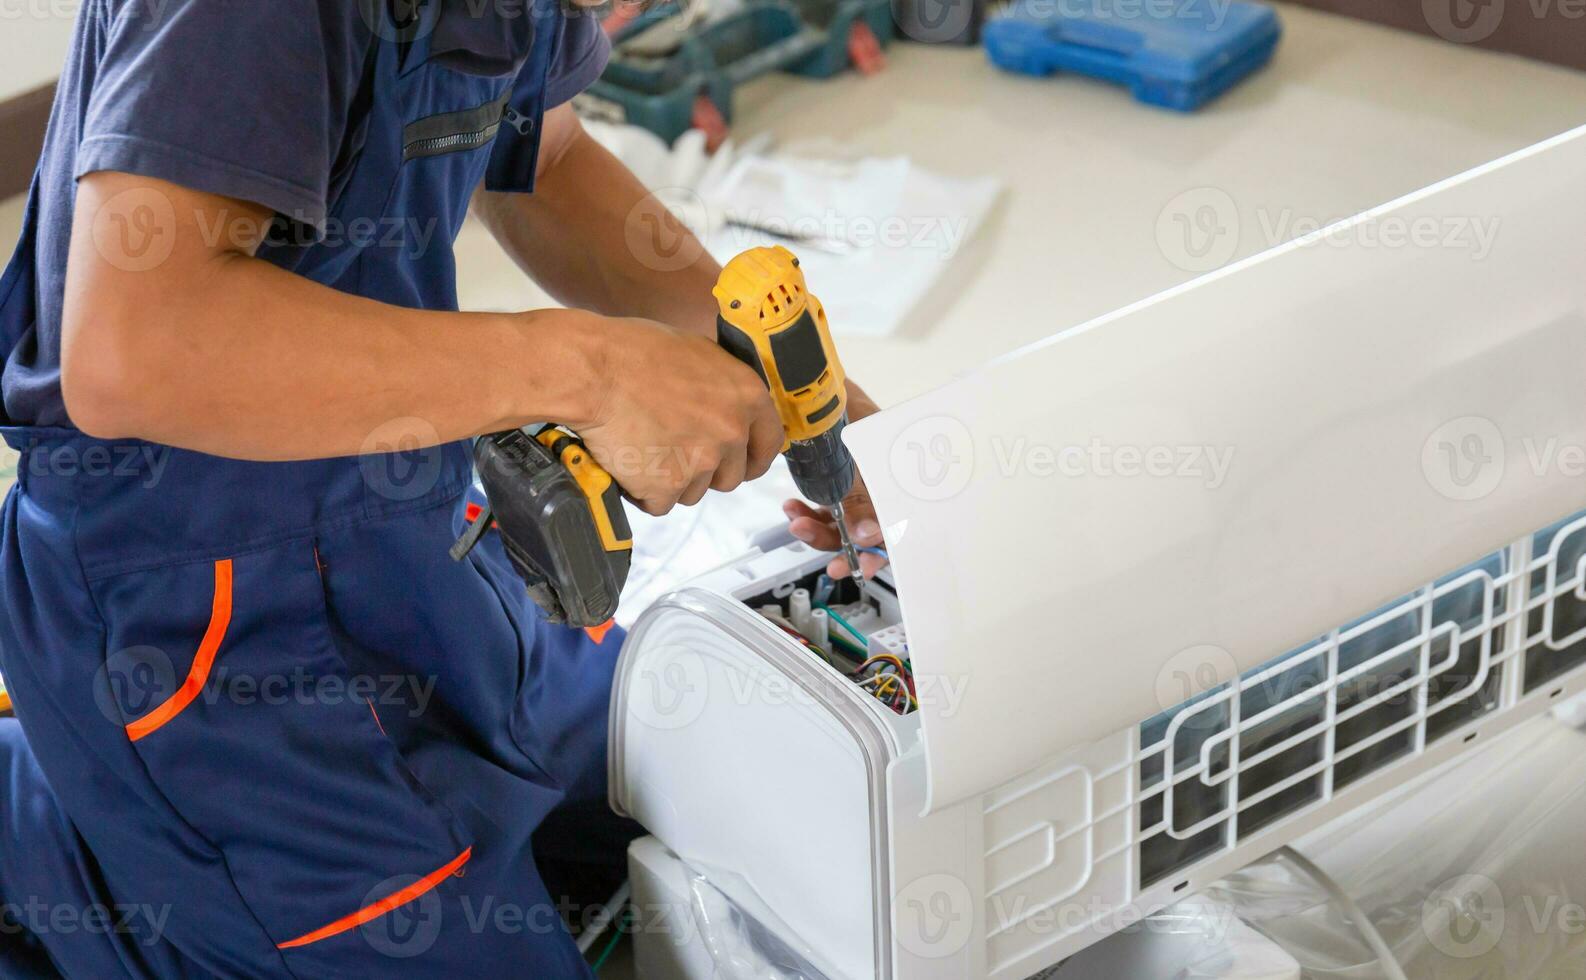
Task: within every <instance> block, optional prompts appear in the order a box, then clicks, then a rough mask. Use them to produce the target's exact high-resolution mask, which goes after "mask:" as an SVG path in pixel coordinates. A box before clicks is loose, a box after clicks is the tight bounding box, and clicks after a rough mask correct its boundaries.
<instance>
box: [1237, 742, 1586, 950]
mask: <svg viewBox="0 0 1586 980" xmlns="http://www.w3.org/2000/svg"><path fill="white" fill-rule="evenodd" d="M1410 789H1411V790H1413V791H1409V792H1400V793H1398V794H1396V795H1395V796H1393V797H1390V798H1389V799H1387V800H1384V801H1382V802H1379V803H1377V804H1373V805H1372V806H1370V807H1368V808H1366V809H1365V810H1363V811H1362V812H1360V813H1358V814H1355V815H1353V816H1352V817H1350V818H1349V819H1348V820H1346V821H1343V822H1341V823H1337V824H1334V825H1329V826H1328V827H1327V828H1324V829H1323V830H1322V831H1319V832H1317V833H1314V834H1312V835H1310V836H1309V837H1306V838H1303V839H1301V840H1300V841H1298V842H1296V843H1295V844H1294V849H1295V850H1296V851H1299V852H1300V853H1301V854H1303V855H1305V856H1306V857H1308V858H1309V859H1310V860H1311V861H1313V862H1314V863H1315V864H1316V865H1318V866H1320V868H1321V869H1322V870H1323V871H1324V872H1326V873H1327V874H1328V875H1329V876H1330V877H1332V878H1333V879H1334V880H1335V881H1336V882H1337V883H1338V884H1339V886H1340V887H1341V888H1342V889H1343V891H1344V892H1345V893H1346V894H1347V895H1349V896H1350V897H1351V898H1353V899H1354V901H1355V902H1356V903H1357V904H1358V905H1359V906H1360V908H1361V909H1362V910H1363V911H1364V913H1365V915H1366V917H1367V918H1368V919H1370V922H1371V924H1372V925H1373V926H1375V928H1376V929H1377V931H1378V932H1379V933H1380V934H1381V935H1382V937H1383V939H1384V940H1385V941H1386V943H1387V945H1388V947H1389V948H1390V949H1391V951H1392V952H1393V955H1394V957H1395V958H1396V959H1397V960H1398V962H1399V964H1400V966H1401V967H1402V968H1403V970H1404V973H1405V975H1406V976H1408V977H1411V978H1435V980H1567V978H1586V734H1583V733H1582V732H1580V731H1578V730H1576V729H1574V728H1571V727H1569V726H1568V725H1566V724H1563V723H1561V722H1559V721H1556V720H1554V719H1553V718H1542V719H1538V720H1536V721H1533V722H1529V723H1527V724H1526V725H1524V726H1522V727H1521V728H1519V729H1516V730H1515V731H1513V732H1510V733H1508V734H1506V735H1504V736H1500V737H1499V738H1498V739H1497V740H1496V741H1495V742H1494V743H1493V744H1491V745H1489V746H1488V747H1487V748H1486V749H1484V750H1480V751H1478V752H1477V753H1476V754H1475V755H1474V756H1471V757H1469V758H1466V759H1464V760H1462V761H1459V762H1457V763H1455V764H1454V765H1453V766H1452V768H1449V769H1445V770H1442V771H1440V772H1438V773H1436V774H1433V776H1432V777H1430V778H1429V779H1428V780H1426V781H1424V782H1421V783H1417V784H1415V785H1414V786H1413V787H1410ZM1206 894H1207V896H1208V897H1209V898H1211V899H1213V900H1214V901H1216V902H1219V903H1225V904H1227V905H1228V906H1230V907H1231V908H1232V909H1233V910H1234V911H1235V912H1236V913H1237V914H1238V915H1239V916H1240V918H1242V919H1244V920H1245V921H1247V922H1249V923H1250V924H1251V925H1253V926H1254V927H1255V928H1257V929H1259V930H1260V931H1261V932H1263V933H1265V934H1266V935H1267V936H1268V937H1270V938H1271V939H1273V940H1274V941H1275V942H1277V943H1278V944H1279V945H1280V946H1282V947H1283V948H1284V949H1286V950H1287V951H1288V952H1289V953H1291V954H1292V955H1293V956H1294V957H1295V959H1297V960H1298V961H1299V963H1300V966H1301V969H1302V971H1303V974H1302V975H1303V976H1304V977H1305V978H1307V980H1333V978H1348V980H1371V978H1377V977H1383V976H1386V975H1387V974H1386V973H1385V971H1384V968H1383V967H1382V965H1381V964H1380V962H1379V961H1378V959H1377V957H1376V956H1375V955H1374V954H1373V953H1372V952H1371V951H1370V949H1369V948H1368V946H1367V944H1366V942H1365V941H1364V940H1363V939H1362V938H1361V937H1362V933H1361V931H1360V929H1359V928H1358V927H1357V924H1355V923H1353V922H1351V921H1349V918H1348V916H1347V915H1346V914H1345V913H1344V912H1343V910H1342V909H1340V908H1339V907H1338V903H1336V902H1333V901H1330V900H1329V899H1328V897H1327V894H1326V892H1325V891H1324V890H1323V888H1322V887H1321V886H1320V885H1318V884H1316V883H1315V882H1313V881H1312V880H1311V879H1309V878H1308V877H1306V876H1305V875H1304V874H1303V873H1302V872H1301V871H1300V870H1299V869H1298V868H1296V867H1294V866H1293V865H1292V864H1291V863H1290V862H1288V861H1286V860H1285V859H1283V858H1281V857H1272V858H1269V859H1267V860H1264V861H1262V862H1259V863H1257V864H1254V865H1251V866H1250V867H1247V868H1245V869H1244V870H1242V871H1240V872H1239V873H1237V874H1235V875H1232V876H1230V877H1228V878H1226V879H1224V880H1223V881H1221V882H1218V883H1217V884H1215V885H1213V886H1212V887H1211V888H1210V889H1209V890H1208V891H1207V893H1206Z"/></svg>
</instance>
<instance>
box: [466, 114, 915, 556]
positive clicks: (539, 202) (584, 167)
mask: <svg viewBox="0 0 1586 980" xmlns="http://www.w3.org/2000/svg"><path fill="white" fill-rule="evenodd" d="M544 126H545V128H544V130H543V131H542V133H541V137H540V160H539V168H538V177H537V180H536V188H537V190H536V191H535V193H533V194H498V193H491V192H489V191H485V190H483V189H481V190H479V191H478V192H476V193H475V195H474V213H475V214H477V215H478V216H479V217H480V219H481V220H483V221H484V223H485V225H486V226H487V227H488V228H489V229H490V231H491V233H492V234H493V235H494V236H495V238H496V240H497V241H498V242H500V243H501V245H502V247H503V248H504V249H506V251H507V252H508V254H510V255H511V256H512V258H513V260H514V261H516V262H517V264H518V266H519V268H521V269H523V271H524V272H526V273H528V274H529V276H531V277H532V278H533V279H534V280H535V281H537V282H538V283H539V284H540V285H541V286H543V287H544V288H545V289H546V290H548V291H549V292H550V293H551V295H552V296H554V297H556V299H557V300H558V301H560V302H562V303H566V304H567V305H569V306H579V307H583V308H586V309H592V310H598V311H600V312H602V313H607V314H611V315H629V316H644V317H648V318H650V319H654V320H660V321H662V322H663V323H668V324H671V325H673V326H676V327H679V328H681V329H686V330H691V331H696V332H698V333H700V334H701V335H703V336H705V337H708V338H710V339H712V340H714V339H715V337H716V315H717V309H716V300H715V297H714V296H712V295H711V287H713V286H715V284H716V277H717V276H718V275H720V273H721V266H720V265H718V264H717V263H716V261H715V260H714V259H712V258H711V257H710V253H709V252H707V251H705V248H704V246H703V245H701V244H700V242H699V241H698V240H697V239H696V238H695V237H694V236H693V234H692V233H691V232H690V231H689V230H688V229H687V228H686V227H684V226H683V225H682V223H681V222H679V221H678V220H677V219H676V218H675V217H673V216H672V214H671V213H670V212H668V211H667V210H666V207H665V206H664V205H663V204H661V202H660V201H658V200H657V199H656V197H655V195H653V194H651V193H650V192H649V191H647V190H646V189H645V187H644V185H643V184H641V183H639V180H638V178H636V177H634V176H633V173H632V172H631V171H629V170H628V168H627V167H626V166H625V165H623V163H622V161H620V160H618V159H617V158H616V157H614V156H612V155H611V153H610V152H608V151H607V150H606V148H605V147H603V146H601V145H600V144H599V143H597V142H595V140H594V139H593V138H591V137H590V136H589V134H588V133H586V132H585V131H584V128H583V126H582V125H580V124H579V121H578V117H577V116H576V115H574V114H573V110H572V106H570V105H562V106H558V107H557V108H555V109H552V110H551V111H550V112H548V113H547V114H546V116H545V124H544ZM877 410H878V409H877V407H876V403H875V402H873V401H871V400H870V396H868V395H866V394H865V393H864V391H863V390H862V389H860V387H859V386H858V385H856V384H854V383H853V381H852V380H850V381H849V382H848V416H849V418H850V419H862V418H864V417H865V416H867V415H871V414H874V413H875V412H876V411H877ZM783 510H784V512H785V513H786V515H787V517H788V520H789V522H790V528H791V530H792V532H793V534H794V535H795V536H797V537H798V538H799V539H800V540H803V541H806V542H808V543H809V544H811V545H813V546H814V547H816V548H821V549H824V550H827V551H835V550H837V547H838V543H839V539H838V536H837V527H836V524H835V523H834V522H833V520H832V516H831V514H830V512H828V511H826V510H824V509H821V510H817V509H815V508H813V507H810V506H809V505H808V504H806V503H804V502H803V501H799V500H790V501H788V502H787V504H786V505H785V506H784V508H783ZM843 510H844V512H845V513H846V514H847V516H848V524H849V530H850V531H851V532H852V533H853V535H854V538H855V540H856V541H857V542H858V543H859V544H860V545H861V546H863V547H881V546H882V545H883V544H884V542H883V540H882V536H881V527H880V525H879V524H878V523H877V522H876V512H875V505H874V504H872V503H871V501H870V494H869V493H868V491H866V489H865V485H864V480H863V478H859V479H856V480H855V482H854V489H853V491H852V492H851V493H850V494H849V496H848V499H847V500H846V501H844V505H843ZM860 564H861V565H863V566H864V571H865V574H866V575H874V574H875V573H876V572H877V571H879V570H880V569H881V567H882V566H883V565H885V564H886V561H885V559H883V558H880V557H879V556H876V555H869V554H867V555H863V556H861V557H860ZM830 571H831V574H833V575H835V576H846V575H847V574H848V563H847V561H846V560H845V559H844V558H842V557H841V556H838V557H837V558H835V559H833V561H832V563H831V569H830Z"/></svg>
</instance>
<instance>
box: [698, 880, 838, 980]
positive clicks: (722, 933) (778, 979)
mask: <svg viewBox="0 0 1586 980" xmlns="http://www.w3.org/2000/svg"><path fill="white" fill-rule="evenodd" d="M687 871H688V891H689V909H690V911H691V912H692V913H693V917H694V928H695V929H697V930H698V933H699V936H700V938H701V940H702V941H703V942H704V944H705V948H706V949H707V950H709V952H710V958H711V961H712V962H713V963H714V964H715V966H716V973H715V977H717V978H719V980H827V976H826V974H824V973H822V972H821V971H820V970H819V969H817V968H816V967H815V966H814V965H813V964H811V963H810V962H809V959H808V952H809V951H808V950H807V949H806V950H799V949H795V948H794V946H793V945H792V944H793V943H795V942H796V941H797V940H795V939H793V938H792V932H791V930H789V929H787V928H786V927H785V926H783V925H782V924H781V923H780V922H778V921H777V920H776V917H775V916H774V915H773V914H772V913H771V912H770V910H769V909H766V908H757V909H754V910H753V911H751V910H749V909H746V908H744V907H743V906H742V905H740V904H738V903H735V902H734V901H733V900H732V899H729V898H728V897H727V896H726V894H725V893H724V892H722V890H721V889H720V888H718V887H716V886H715V885H714V884H712V883H711V879H710V878H707V877H706V876H705V875H704V874H703V873H702V872H700V871H698V870H696V869H694V868H688V869H687ZM723 874H724V873H721V872H716V873H714V877H715V878H716V880H718V881H720V880H723V878H722V875H723ZM725 874H729V875H730V873H725ZM730 877H732V878H736V876H730ZM740 884H741V881H740ZM735 891H736V893H737V894H746V892H745V891H744V890H743V889H742V888H739V889H736V890H735Z"/></svg>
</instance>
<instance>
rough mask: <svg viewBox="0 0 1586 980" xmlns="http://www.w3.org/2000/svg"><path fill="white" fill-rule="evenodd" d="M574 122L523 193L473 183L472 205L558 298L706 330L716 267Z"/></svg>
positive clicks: (710, 326)
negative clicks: (563, 142) (530, 188)
mask: <svg viewBox="0 0 1586 980" xmlns="http://www.w3.org/2000/svg"><path fill="white" fill-rule="evenodd" d="M572 125H573V126H574V127H575V128H574V129H573V131H572V133H571V135H570V136H569V137H568V139H567V141H566V145H565V146H564V147H562V148H561V150H560V152H559V153H558V154H557V156H556V158H555V159H554V160H553V161H551V162H550V163H549V164H548V165H547V166H546V167H545V168H544V169H543V170H542V171H541V173H540V175H539V179H538V183H537V188H536V191H535V193H533V194H498V193H491V192H488V191H484V190H481V191H479V192H478V193H477V194H475V196H474V211H475V213H476V214H477V215H478V216H479V217H480V218H481V219H482V220H483V221H484V222H485V224H486V225H487V226H488V227H489V228H490V230H491V232H492V233H493V234H494V235H495V237H496V239H497V240H498V241H499V242H500V243H501V244H502V246H503V247H504V248H505V249H506V250H507V252H508V253H509V254H511V256H512V258H513V260H514V261H515V262H517V264H518V266H519V267H520V268H522V269H523V271H524V272H526V273H528V274H529V276H530V277H532V278H533V279H534V280H535V281H536V282H538V283H539V284H540V285H541V286H543V287H544V288H545V289H546V290H547V291H548V292H549V293H550V294H551V295H552V296H554V297H555V298H556V299H557V301H558V302H561V303H564V304H566V305H567V306H572V307H579V308H582V309H588V310H594V311H596V312H599V313H604V314H607V315H609V316H640V317H645V318H648V319H651V320H659V321H661V322H662V323H667V324H670V325H672V326H674V327H678V328H680V329H685V330H691V331H697V332H700V333H703V334H705V335H707V336H711V337H714V336H715V331H716V326H715V325H716V301H715V299H714V298H712V296H711V292H710V291H711V287H713V286H714V285H715V284H716V276H717V275H718V274H719V273H720V271H721V267H720V266H719V265H717V263H716V261H715V260H714V259H712V258H711V257H710V254H709V253H708V252H706V251H705V249H704V247H703V246H702V245H701V244H700V243H699V241H698V240H697V239H695V238H694V236H693V234H692V233H691V232H689V230H688V229H687V228H685V227H683V225H682V224H681V223H679V222H677V219H676V218H674V217H673V216H672V215H671V214H669V213H668V212H667V211H666V209H665V208H664V207H663V206H662V205H661V204H660V202H659V201H657V200H656V198H655V197H654V196H653V195H651V194H650V193H649V192H648V191H646V190H645V188H644V185H643V184H641V183H639V181H638V179H637V178H636V177H634V176H633V174H632V172H630V171H629V170H628V168H627V167H626V166H624V165H623V163H622V162H621V161H620V160H618V159H617V158H616V157H614V156H612V155H611V153H609V152H608V151H607V150H606V148H605V147H603V146H601V145H600V144H599V143H597V142H595V140H594V139H592V138H591V137H590V136H589V135H588V134H586V133H584V131H583V129H582V127H578V126H577V124H576V121H574V122H573V123H572Z"/></svg>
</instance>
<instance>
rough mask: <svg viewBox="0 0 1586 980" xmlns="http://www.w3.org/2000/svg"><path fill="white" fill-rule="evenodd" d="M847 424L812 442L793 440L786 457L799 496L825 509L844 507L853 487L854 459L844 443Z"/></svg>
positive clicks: (830, 430)
mask: <svg viewBox="0 0 1586 980" xmlns="http://www.w3.org/2000/svg"><path fill="white" fill-rule="evenodd" d="M845 424H846V419H845V420H843V421H841V422H838V423H837V424H836V425H834V426H832V427H831V428H830V429H827V430H826V431H825V432H823V433H821V434H820V435H818V436H816V437H815V438H813V439H796V440H793V441H791V442H789V443H788V449H787V452H786V453H784V456H786V458H787V465H788V470H789V471H790V472H791V473H792V474H793V482H794V483H796V484H798V488H799V493H802V494H803V495H804V496H805V497H806V498H808V499H809V500H810V501H811V502H813V503H816V504H819V505H820V506H822V507H831V506H833V505H834V504H840V503H842V500H843V498H844V497H846V496H848V491H849V489H851V488H852V487H853V485H854V461H853V457H851V456H850V455H849V454H848V447H847V446H845V445H843V439H842V435H843V426H844V425H845Z"/></svg>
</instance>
